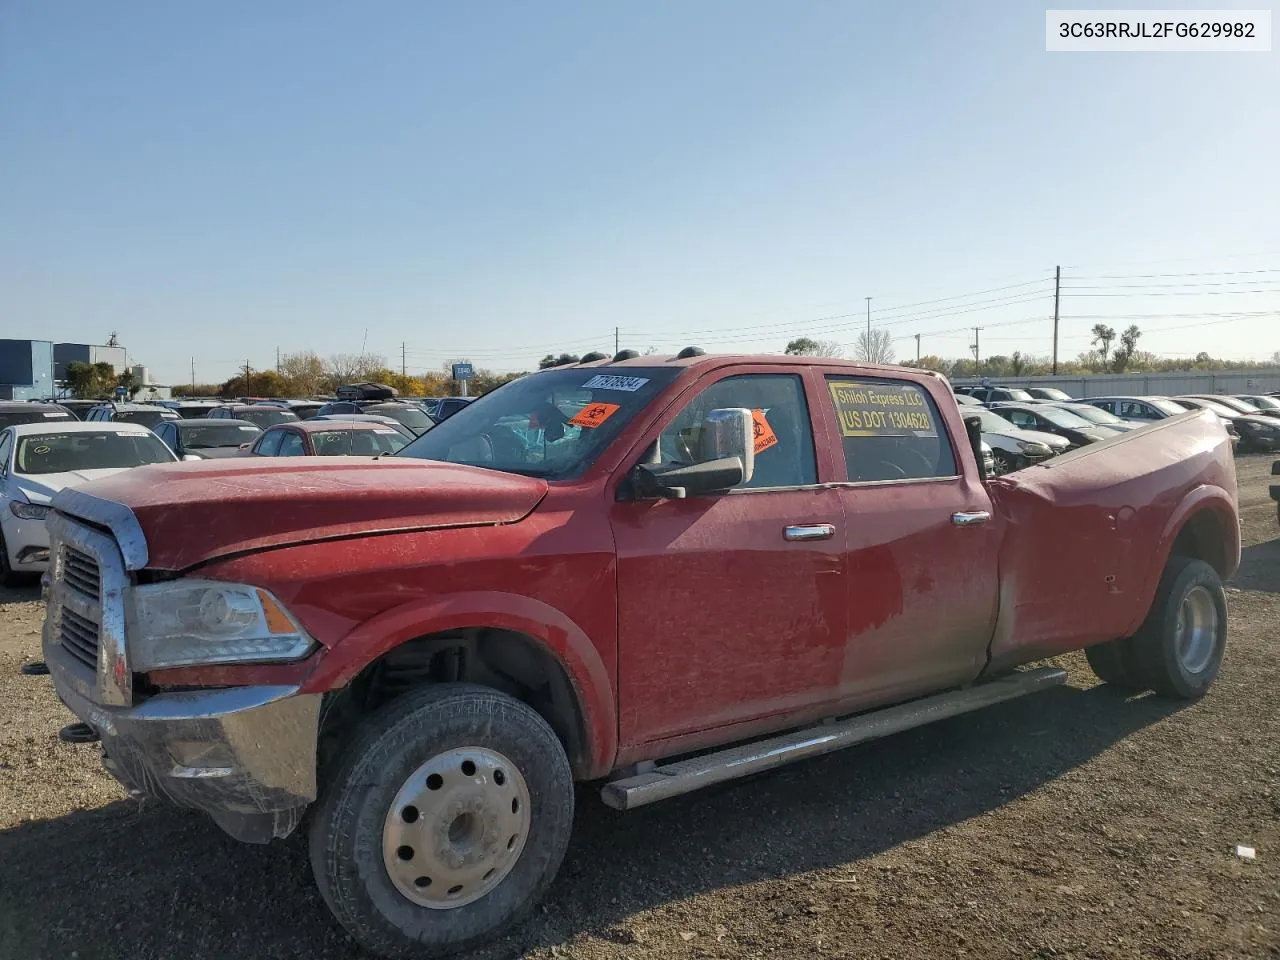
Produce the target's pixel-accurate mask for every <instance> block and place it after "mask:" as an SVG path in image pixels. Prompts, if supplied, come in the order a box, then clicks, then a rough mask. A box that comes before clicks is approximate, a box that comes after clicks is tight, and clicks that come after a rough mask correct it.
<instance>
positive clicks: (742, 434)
mask: <svg viewBox="0 0 1280 960" xmlns="http://www.w3.org/2000/svg"><path fill="white" fill-rule="evenodd" d="M698 440H699V442H698V460H699V461H700V462H710V461H715V460H730V459H732V458H734V457H737V458H738V459H739V460H740V461H741V462H742V479H741V480H739V481H738V483H748V482H750V480H751V478H752V476H754V474H755V472H756V453H755V449H756V435H755V418H754V417H753V416H752V415H751V411H750V410H747V409H746V408H744V407H722V408H720V409H718V410H712V411H711V412H710V413H708V414H707V418H706V419H705V420H703V421H702V431H701V434H700V436H699V438H698ZM738 483H735V484H733V486H735V487H736V486H737V485H738Z"/></svg>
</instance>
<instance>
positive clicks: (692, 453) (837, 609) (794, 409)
mask: <svg viewBox="0 0 1280 960" xmlns="http://www.w3.org/2000/svg"><path fill="white" fill-rule="evenodd" d="M795 370H796V372H795V373H778V372H777V367H776V366H769V367H746V368H737V371H738V372H735V373H729V372H727V371H720V375H718V376H716V377H715V379H713V380H711V381H709V382H708V381H702V382H700V383H698V384H695V385H694V386H693V387H691V389H690V391H687V392H686V393H685V394H684V395H683V396H682V397H681V399H680V400H678V401H677V403H676V404H675V405H674V406H673V410H672V411H670V412H669V413H668V415H667V417H666V418H665V419H664V421H663V422H661V423H660V425H658V426H656V427H655V429H654V431H653V433H651V434H650V436H649V437H648V438H647V439H646V440H645V441H643V442H642V443H641V445H640V446H641V449H639V450H637V452H636V456H637V462H639V460H640V459H643V460H644V461H645V462H651V463H692V462H697V453H696V449H695V447H696V437H697V435H698V431H699V429H700V425H701V423H702V422H703V421H704V419H705V418H706V415H707V414H708V413H710V411H712V410H715V409H718V408H724V407H739V408H741V407H745V408H747V409H750V410H752V411H755V412H756V413H757V419H756V426H757V440H756V444H755V445H756V450H757V453H756V466H755V473H754V475H753V477H752V478H751V480H750V481H749V482H747V483H745V484H743V485H742V486H741V487H739V488H737V489H734V490H730V491H728V492H725V493H720V494H715V495H711V496H690V497H688V498H686V499H647V500H642V499H627V498H625V485H624V489H623V494H624V498H623V499H620V500H617V501H616V502H614V503H613V504H612V505H611V508H610V522H611V525H612V528H613V535H614V540H615V545H616V549H617V585H618V586H617V589H618V657H619V663H618V695H619V711H620V718H619V724H620V730H619V733H620V743H621V745H622V747H623V749H624V750H625V749H626V748H628V747H631V746H635V745H637V744H647V743H653V742H656V741H663V740H672V739H673V738H681V737H686V738H687V737H688V736H689V735H693V734H697V733H699V732H705V731H713V730H717V729H720V728H724V727H728V726H731V725H733V724H738V723H743V722H746V721H752V722H754V723H756V724H757V725H760V724H763V725H764V726H768V725H770V724H771V723H772V724H775V725H776V724H780V723H782V722H783V720H782V718H785V717H787V716H791V715H794V714H796V713H797V712H801V711H803V710H805V709H806V708H811V707H813V706H814V705H816V704H821V703H824V702H827V701H830V699H831V698H832V697H833V696H834V693H835V681H836V678H837V671H838V670H839V666H840V658H841V651H842V650H843V646H844V638H845V634H846V628H847V623H846V619H847V615H848V611H847V608H846V603H845V599H846V598H845V589H846V588H845V583H844V576H843V568H844V517H843V513H842V509H841V502H840V496H839V494H837V493H836V492H835V491H833V490H831V489H829V488H828V487H827V486H825V485H823V484H820V483H819V470H818V467H819V463H818V459H819V458H818V448H817V444H815V440H814V434H815V432H814V429H813V422H812V415H811V412H810V411H811V409H812V408H813V405H814V402H815V401H817V400H820V399H821V397H818V396H815V395H813V394H812V392H811V391H812V390H813V386H812V382H811V381H810V380H809V379H808V378H807V376H806V374H805V368H803V367H796V368H795ZM828 460H829V458H828ZM721 738H722V739H723V737H721ZM687 742H688V741H687V740H686V743H687Z"/></svg>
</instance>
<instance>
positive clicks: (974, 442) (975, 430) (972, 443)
mask: <svg viewBox="0 0 1280 960" xmlns="http://www.w3.org/2000/svg"><path fill="white" fill-rule="evenodd" d="M964 429H965V433H967V434H968V435H969V448H970V449H971V450H973V459H974V460H976V461H977V463H978V479H980V480H986V479H987V471H986V468H984V467H983V465H982V420H981V419H980V418H978V417H965V418H964Z"/></svg>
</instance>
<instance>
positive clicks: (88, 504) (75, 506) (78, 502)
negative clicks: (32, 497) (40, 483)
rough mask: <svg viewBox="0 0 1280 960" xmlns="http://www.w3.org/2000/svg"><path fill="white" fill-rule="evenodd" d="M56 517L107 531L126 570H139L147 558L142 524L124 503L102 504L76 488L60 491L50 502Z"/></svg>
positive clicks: (107, 501) (99, 500) (145, 563)
mask: <svg viewBox="0 0 1280 960" xmlns="http://www.w3.org/2000/svg"><path fill="white" fill-rule="evenodd" d="M49 503H50V506H52V507H53V509H54V510H56V511H58V512H59V513H65V514H69V515H71V516H72V517H79V518H80V519H81V520H87V521H88V522H90V523H96V524H99V525H101V526H104V527H106V528H107V529H108V530H110V531H111V532H112V534H114V535H115V538H116V543H118V544H119V550H120V555H121V556H122V557H123V558H124V565H125V569H126V570H142V569H144V568H145V567H146V565H147V563H148V561H149V559H150V557H149V555H148V554H147V538H146V536H145V535H144V534H143V532H142V524H140V523H138V518H137V517H136V516H134V513H133V511H132V510H130V509H129V508H128V507H126V506H125V505H124V504H123V503H116V502H115V501H114V500H104V499H102V498H101V497H95V496H93V495H92V494H89V493H85V492H84V491H83V490H79V489H77V488H75V487H70V488H68V489H65V490H60V491H59V492H58V493H57V495H55V496H54V498H53V499H52V500H51V501H50V502H49Z"/></svg>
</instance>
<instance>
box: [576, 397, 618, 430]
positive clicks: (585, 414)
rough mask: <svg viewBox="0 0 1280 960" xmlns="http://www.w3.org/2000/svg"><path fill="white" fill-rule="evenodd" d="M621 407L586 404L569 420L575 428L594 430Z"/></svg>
mask: <svg viewBox="0 0 1280 960" xmlns="http://www.w3.org/2000/svg"><path fill="white" fill-rule="evenodd" d="M621 409H622V407H621V406H620V405H619V404H616V403H588V404H587V405H586V406H585V407H583V408H582V409H581V410H579V411H578V412H577V413H575V414H574V415H573V417H572V419H570V420H569V422H570V423H571V424H573V425H574V426H575V427H588V428H595V427H598V426H600V424H602V423H604V422H605V421H606V420H608V419H609V418H610V417H612V416H613V415H614V414H615V413H617V412H618V411H619V410H621Z"/></svg>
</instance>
